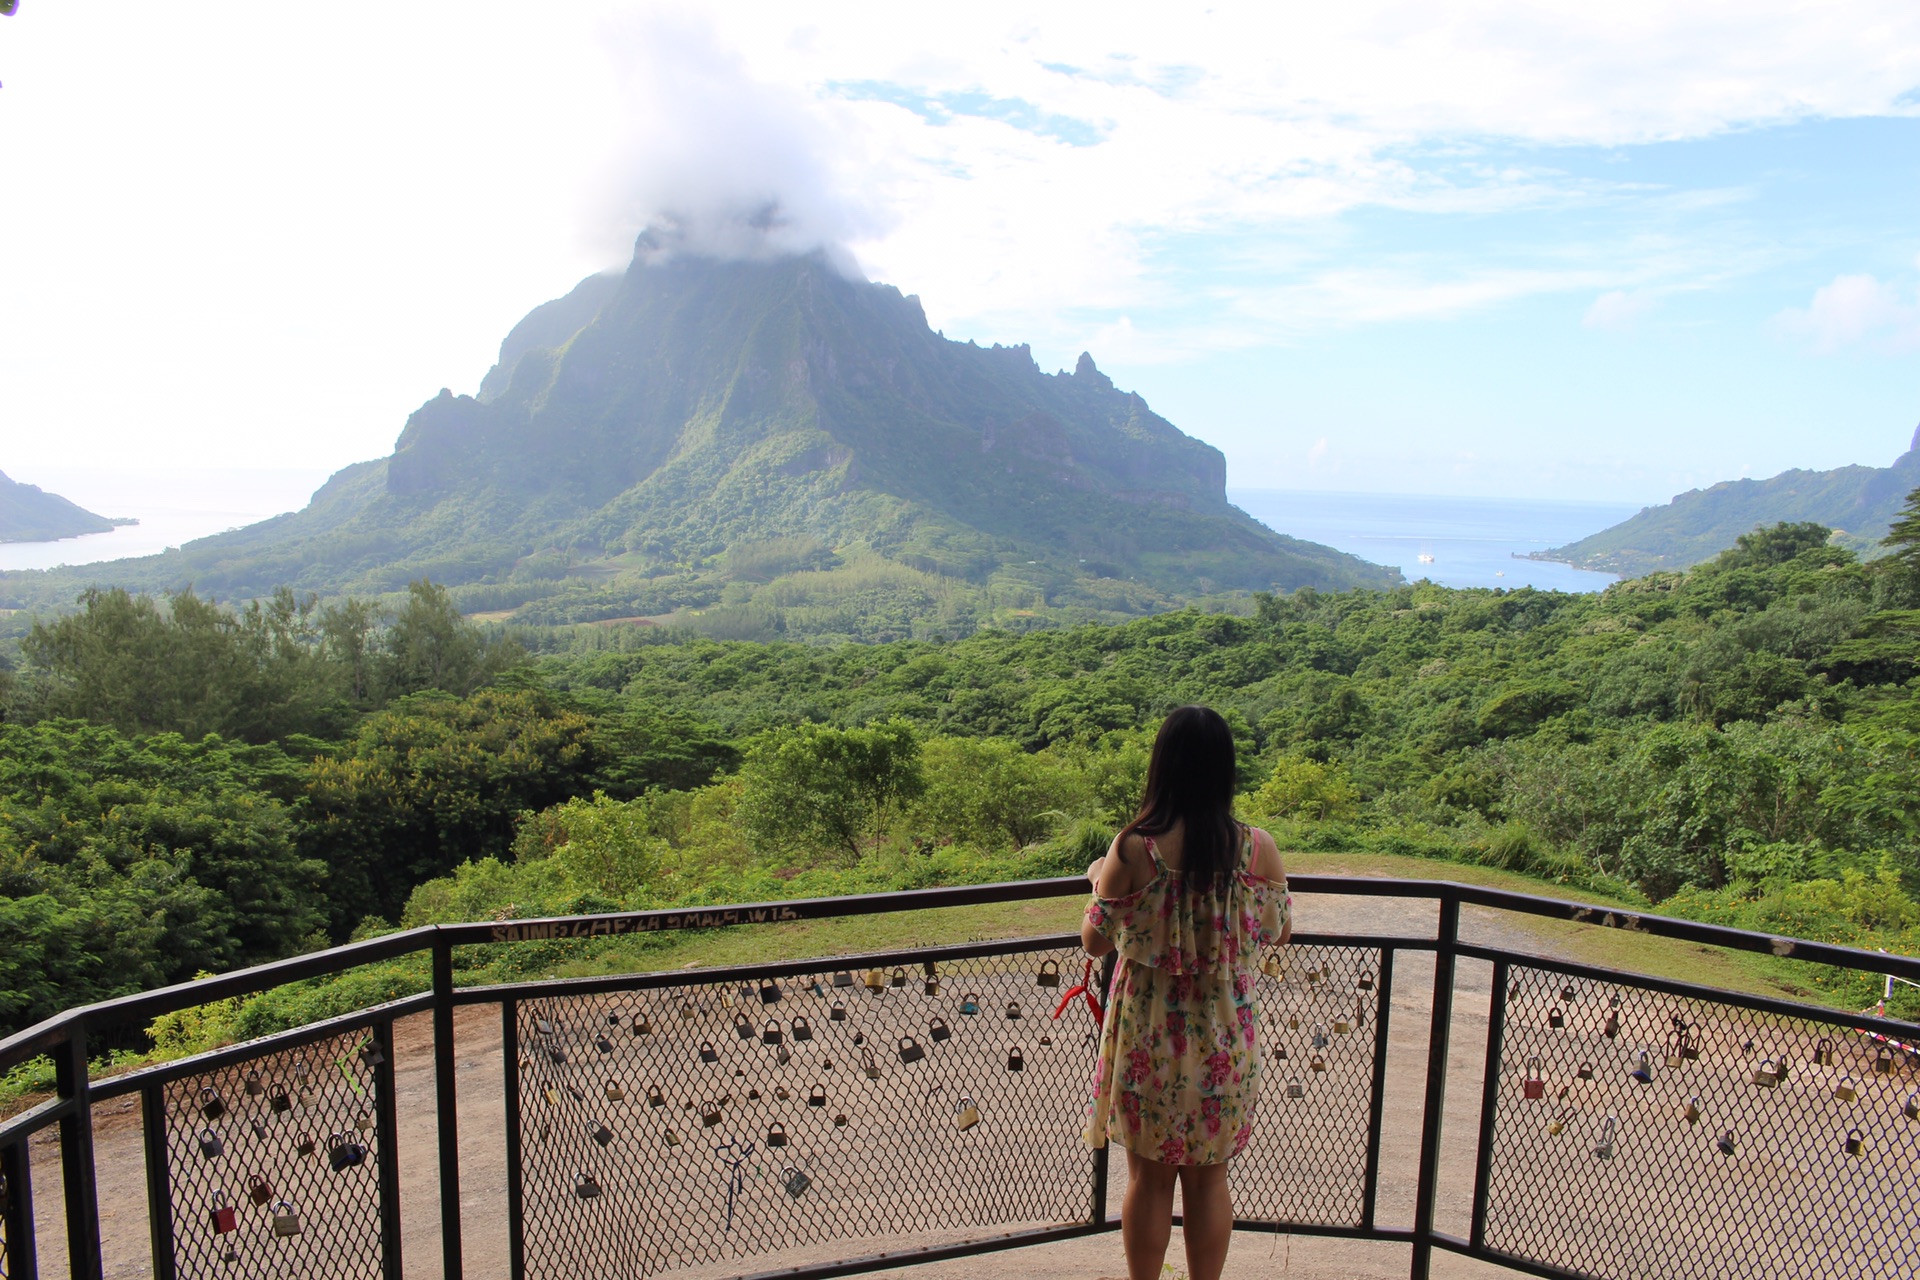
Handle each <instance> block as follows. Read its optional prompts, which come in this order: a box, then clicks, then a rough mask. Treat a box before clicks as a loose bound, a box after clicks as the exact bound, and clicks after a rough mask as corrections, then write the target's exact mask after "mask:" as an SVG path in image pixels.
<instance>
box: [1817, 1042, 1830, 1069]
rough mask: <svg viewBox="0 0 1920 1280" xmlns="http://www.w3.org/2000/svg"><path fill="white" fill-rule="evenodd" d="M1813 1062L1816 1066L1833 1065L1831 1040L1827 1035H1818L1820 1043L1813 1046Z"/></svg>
mask: <svg viewBox="0 0 1920 1280" xmlns="http://www.w3.org/2000/svg"><path fill="white" fill-rule="evenodd" d="M1813 1064H1814V1065H1815V1066H1817V1067H1830V1066H1832V1065H1833V1041H1832V1039H1830V1038H1829V1037H1827V1036H1821V1037H1820V1043H1818V1044H1816V1045H1814V1046H1813Z"/></svg>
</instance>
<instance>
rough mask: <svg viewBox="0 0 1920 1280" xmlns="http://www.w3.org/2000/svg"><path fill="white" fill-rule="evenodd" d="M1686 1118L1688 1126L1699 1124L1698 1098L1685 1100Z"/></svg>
mask: <svg viewBox="0 0 1920 1280" xmlns="http://www.w3.org/2000/svg"><path fill="white" fill-rule="evenodd" d="M1686 1116H1687V1123H1688V1124H1699V1123H1700V1099H1699V1098H1697V1097H1696V1098H1688V1099H1687V1111H1686Z"/></svg>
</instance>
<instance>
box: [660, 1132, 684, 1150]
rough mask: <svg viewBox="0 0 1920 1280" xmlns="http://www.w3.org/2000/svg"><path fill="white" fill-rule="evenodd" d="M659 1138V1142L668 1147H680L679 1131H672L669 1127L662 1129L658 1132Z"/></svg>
mask: <svg viewBox="0 0 1920 1280" xmlns="http://www.w3.org/2000/svg"><path fill="white" fill-rule="evenodd" d="M660 1138H661V1141H663V1142H665V1143H666V1144H667V1145H668V1146H670V1147H677V1146H679V1145H680V1131H679V1130H678V1129H674V1128H671V1127H669V1128H666V1129H662V1130H661V1131H660Z"/></svg>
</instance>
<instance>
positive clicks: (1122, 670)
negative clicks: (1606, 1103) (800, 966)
mask: <svg viewBox="0 0 1920 1280" xmlns="http://www.w3.org/2000/svg"><path fill="white" fill-rule="evenodd" d="M1889 542H1890V550H1891V553H1890V554H1888V555H1885V556H1882V557H1880V558H1878V559H1876V560H1873V561H1872V562H1869V563H1862V562H1860V561H1858V560H1856V558H1855V556H1854V554H1853V553H1852V552H1851V551H1849V550H1847V549H1845V548H1844V547H1840V546H1837V545H1834V544H1833V543H1832V542H1830V541H1829V538H1828V531H1827V530H1826V529H1824V528H1822V527H1820V526H1816V525H1807V524H1802V525H1780V526H1776V527H1774V528H1771V529H1767V530H1763V531H1757V532H1755V533H1753V534H1750V535H1747V536H1746V537H1743V538H1741V539H1740V542H1739V545H1738V546H1737V547H1735V548H1733V549H1731V550H1729V551H1727V552H1725V553H1724V554H1722V555H1721V556H1719V557H1718V558H1717V559H1716V560H1714V561H1712V562H1710V563H1707V564H1704V565H1701V566H1698V567H1696V568H1695V569H1693V570H1691V571H1689V572H1686V573H1668V574H1655V575H1652V576H1649V577H1645V578H1641V579H1637V580H1632V581H1627V582H1622V583H1619V584H1616V585H1615V586H1613V587H1612V588H1610V589H1608V590H1607V591H1605V592H1603V593H1600V594H1597V595H1561V594H1554V593H1546V592H1539V591H1534V590H1530V589H1521V590H1509V591H1499V590H1448V589H1445V588H1441V587H1436V586H1432V585H1430V584H1425V583H1419V584H1414V585H1411V586H1403V587H1398V588H1394V589H1390V590H1385V591H1350V592H1341V593H1316V592H1313V591H1310V590H1303V591H1299V592H1297V593H1295V594H1292V595H1289V596H1284V597H1279V596H1271V595H1258V596H1254V597H1251V598H1249V599H1247V600H1246V601H1245V604H1246V608H1245V610H1244V612H1242V613H1239V614H1234V613H1225V612H1221V613H1207V612H1201V611H1198V610H1186V611H1180V612H1173V613H1165V614H1160V615H1156V616H1153V617H1148V618H1143V619H1139V620H1136V621H1133V622H1129V623H1125V624H1122V625H1113V626H1093V625H1088V626H1078V627H1069V628H1059V629H1052V630H1040V631H1032V632H1027V633H1023V634H1012V633H1007V632H998V631H987V632H982V633H980V634H976V635H973V636H970V637H968V638H965V639H959V640H951V641H944V642H941V641H931V640H928V641H920V640H903V641H899V642H895V643H890V644H877V645H859V644H840V645H805V644H797V643H762V642H748V641H731V642H728V641H718V640H714V639H711V638H705V637H700V636H695V635H689V634H685V633H677V632H673V631H670V630H667V629H663V628H639V627H570V628H559V627H556V628H525V629H521V630H518V631H507V630H502V629H498V628H483V627H481V626H478V625H476V624H475V623H474V622H472V621H471V620H469V619H466V618H463V617H462V616H461V613H460V611H459V609H458V607H457V606H456V604H455V602H454V601H453V600H452V599H451V598H450V597H449V595H448V594H447V592H446V591H444V590H443V589H441V588H439V587H436V586H433V585H431V584H428V583H425V582H421V583H416V584H415V585H414V587H413V588H412V589H411V591H410V592H409V594H408V595H407V597H406V599H405V601H404V603H403V604H402V605H401V606H400V607H398V608H392V609H382V608H379V607H376V606H374V605H372V604H368V603H365V602H360V601H354V600H342V601H336V602H333V603H329V604H325V605H320V604H316V603H315V602H313V601H310V600H303V599H299V598H296V597H295V596H294V595H293V594H292V593H290V592H284V591H283V592H281V593H279V594H278V595H276V596H274V597H272V598H271V599H268V600H265V601H261V602H259V603H257V604H254V605H252V606H250V607H248V608H246V609H245V610H240V611H235V610H231V609H227V608H224V607H220V606H216V605H213V604H209V603H207V602H205V601H203V600H200V599H198V598H196V597H195V596H194V595H192V594H191V593H181V594H178V595H174V596H171V597H166V598H162V599H153V598H148V597H141V596H132V595H128V594H127V593H125V592H121V591H101V592H94V593H89V594H88V595H87V596H85V597H84V598H83V599H82V600H81V601H80V602H79V607H78V608H77V609H76V610H75V611H73V612H70V613H67V614H65V615H61V616H57V617H56V616H49V617H46V618H42V619H40V620H38V621H36V622H34V623H33V624H32V625H31V626H30V627H28V628H25V629H24V630H23V633H22V638H21V639H20V640H19V641H18V643H17V646H16V649H15V651H14V652H11V653H10V654H8V655H7V658H6V664H7V666H6V670H4V671H0V705H4V708H5V720H4V723H0V935H4V936H5V938H6V939H7V945H6V946H5V947H4V948H0V1029H11V1028H17V1027H19V1026H21V1025H24V1024H26V1023H29V1022H31V1021H33V1020H35V1019H38V1018H41V1017H44V1016H46V1015H48V1014H50V1013H52V1012H54V1011H56V1010H58V1009H60V1008H63V1007H66V1006H68V1005H72V1004H74V1003H77V1002H80V1001H84V1000H90V999H95V998H99V997H102V996H106V995H110V994H114V993H119V992H125V991H129V990H133V989H137V988H141V987H145V986H150V985H153V984H156V983H160V982H165V981H172V980H178V979H182V978H185V977H190V976H192V975H193V974H195V973H196V972H200V971H203V970H219V969H225V968H229V967H233V966H237V965H242V964H246V963H250V962H256V961H260V960H265V959H269V958H273V957H276V956H280V955H284V954H288V953H291V952H295V951H298V950H301V949H305V948H311V947H316V946H320V945H323V944H324V943H325V942H326V941H328V940H329V939H332V940H338V939H343V938H346V937H349V936H353V935H355V934H364V933H366V932H369V931H375V930H379V929H382V928H387V927H393V926H397V925H401V924H413V923H423V922H429V921H436V920H451V919H473V918H488V917H494V918H511V917H526V916H534V915H541V914H548V913H555V912H566V911H581V910H590V909H610V908H616V907H627V908H641V907H653V906H660V905H667V904H676V903H691V902H715V901H730V900H740V899H742V898H746V899H763V898H772V897H779V896H786V895H801V894H820V893H832V892H840V891H848V890H855V889H874V888H883V887H909V886H921V885H928V884H935V883H943V882H946V883H952V882H965V881H970V880H981V879H999V878H1012V877H1020V876H1037V875H1052V874H1061V873H1064V872H1067V871H1071V870H1077V869H1079V868H1080V867H1083V866H1084V865H1085V862H1086V860H1087V859H1088V858H1089V857H1090V856H1092V855H1093V854H1096V853H1097V852H1099V851H1100V850H1101V849H1102V848H1103V847H1104V845H1105V842H1106V840H1107V839H1108V838H1109V836H1110V833H1111V831H1112V829H1113V827H1114V826H1115V824H1117V823H1118V822H1120V821H1122V820H1123V819H1124V817H1125V816H1126V815H1127V813H1128V812H1129V810H1130V808H1131V806H1132V804H1133V803H1134V801H1135V799H1136V798H1137V795H1138V791H1139V787H1140V783H1141V779H1142V775H1143V772H1144V767H1145V762H1146V755H1147V748H1148V745H1149V742H1150V739H1151V734H1152V732H1153V729H1154V727H1155V726H1156V724H1157V722H1158V718H1159V717H1160V715H1161V714H1162V713H1163V712H1164V711H1165V710H1166V709H1167V708H1169V707H1171V706H1173V705H1176V704H1179V703H1182V702H1188V701H1201V702H1206V703H1209V704H1211V705H1214V706H1216V707H1218V708H1219V709H1220V710H1221V711H1222V712H1223V713H1224V714H1226V716H1227V717H1228V718H1229V720H1230V722H1231V723H1232V724H1233V725H1234V727H1235V730H1236V732H1237V733H1238V735H1239V737H1240V740H1241V745H1242V756H1241V761H1242V776H1241V780H1240V781H1241V784H1242V789H1243V798H1242V809H1243V812H1244V814H1245V816H1247V817H1249V818H1252V819H1254V820H1256V821H1259V822H1262V823H1267V824H1270V825H1272V826H1273V827H1274V828H1275V829H1276V831H1277V833H1278V834H1279V836H1280V839H1281V841H1282V844H1283V847H1292V848H1325V849H1341V848H1352V849H1372V850H1379V851H1386V852H1399V853H1416V854H1424V855H1428V856H1432V857H1435V858H1443V859H1455V860H1465V861H1476V862H1482V863H1487V864H1493V865H1499V866H1503V867H1506V868H1509V869H1515V870H1523V871H1528V872H1531V873H1533V874H1536V875H1540V876H1544V877H1547V878H1549V879H1553V880H1557V881H1559V882H1561V883H1563V884H1564V885H1566V886H1567V892H1568V893H1569V894H1570V895H1577V894H1578V893H1579V892H1580V891H1581V890H1583V889H1587V890H1595V891H1606V892H1612V893H1617V894H1621V895H1624V896H1626V897H1628V898H1630V899H1636V900H1645V901H1647V902H1650V903H1657V904H1659V905H1660V907H1661V909H1663V910H1668V911H1674V912H1679V913H1684V914H1688V915H1691V916H1695V917H1698V918H1703V919H1709V920H1715V921H1721V922H1726V923H1734V924H1742V925H1748V926H1752V927H1759V928H1765V929H1770V930H1775V931H1778V932H1785V933H1796V934H1801V935H1806V936H1814V937H1820V938H1826V939H1832V940H1838V941H1846V942H1851V943H1856V944H1862V945H1879V946H1888V947H1891V948H1896V949H1899V950H1903V951H1909V952H1911V951H1913V950H1914V949H1915V948H1916V947H1920V906H1916V903H1915V899H1914V896H1913V895H1914V892H1915V890H1916V889H1920V760H1916V756H1915V748H1916V746H1917V745H1920V702H1917V701H1916V699H1915V692H1916V686H1915V684H1914V681H1915V679H1916V677H1920V516H1916V515H1915V513H1914V508H1913V504H1912V503H1911V502H1910V503H1909V508H1908V511H1907V513H1906V515H1905V516H1904V517H1903V519H1902V520H1901V521H1900V522H1899V523H1897V524H1896V525H1895V527H1894V530H1893V533H1892V535H1891V537H1890V540H1889ZM1436 873H1437V874H1444V868H1436ZM1846 994H1848V995H1849V997H1851V996H1852V995H1860V1000H1859V1002H1860V1003H1865V1000H1866V999H1867V998H1870V997H1869V996H1868V995H1864V994H1861V993H1857V992H1852V990H1851V989H1850V988H1849V989H1847V993H1846Z"/></svg>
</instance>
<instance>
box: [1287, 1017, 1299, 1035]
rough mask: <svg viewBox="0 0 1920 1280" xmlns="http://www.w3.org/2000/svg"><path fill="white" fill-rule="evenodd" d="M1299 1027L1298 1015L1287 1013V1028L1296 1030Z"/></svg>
mask: <svg viewBox="0 0 1920 1280" xmlns="http://www.w3.org/2000/svg"><path fill="white" fill-rule="evenodd" d="M1299 1029H1300V1015H1299V1014H1297V1013H1289V1014H1288V1015H1287V1030H1289V1031H1298V1030H1299Z"/></svg>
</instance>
